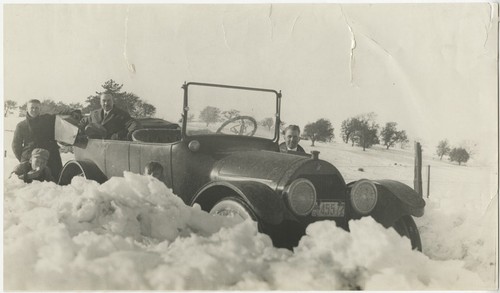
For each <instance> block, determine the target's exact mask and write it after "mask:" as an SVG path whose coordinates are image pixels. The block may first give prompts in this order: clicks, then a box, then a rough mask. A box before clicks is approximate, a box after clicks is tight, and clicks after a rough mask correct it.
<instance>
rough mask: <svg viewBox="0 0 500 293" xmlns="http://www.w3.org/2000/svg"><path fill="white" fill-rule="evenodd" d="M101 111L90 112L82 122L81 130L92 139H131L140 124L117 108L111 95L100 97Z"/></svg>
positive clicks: (104, 94) (103, 94) (106, 94)
mask: <svg viewBox="0 0 500 293" xmlns="http://www.w3.org/2000/svg"><path fill="white" fill-rule="evenodd" d="M100 100H101V109H98V110H94V111H92V112H90V115H89V116H88V117H84V118H83V119H82V120H81V121H80V128H81V129H83V130H84V131H85V134H87V136H89V137H91V138H104V139H120V140H126V139H129V138H130V136H131V135H132V132H133V131H134V130H136V129H138V128H139V123H138V122H137V121H136V120H135V119H134V118H132V117H130V115H129V113H127V112H126V111H123V110H122V109H120V108H118V107H115V105H114V100H113V96H112V95H111V94H110V93H102V94H101V95H100Z"/></svg>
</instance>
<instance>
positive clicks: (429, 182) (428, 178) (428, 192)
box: [427, 165, 431, 198]
mask: <svg viewBox="0 0 500 293" xmlns="http://www.w3.org/2000/svg"><path fill="white" fill-rule="evenodd" d="M430 190H431V165H427V198H429V195H430Z"/></svg>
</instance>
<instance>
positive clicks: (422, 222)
mask: <svg viewBox="0 0 500 293" xmlns="http://www.w3.org/2000/svg"><path fill="white" fill-rule="evenodd" d="M17 121H18V119H6V120H5V130H6V131H5V132H4V133H5V135H4V145H5V149H6V150H7V157H6V158H4V208H3V213H4V276H3V277H4V280H3V281H4V288H5V289H6V290H106V289H109V290H148V289H161V290H184V289H191V290H196V289H209V290H349V289H365V290H494V289H495V288H497V282H498V280H497V278H496V276H497V274H498V271H497V266H498V263H497V260H498V255H497V253H498V251H497V247H498V243H497V239H498V235H497V231H498V195H497V192H498V191H497V190H498V182H497V178H498V174H497V163H496V160H491V162H492V163H491V165H488V164H487V163H485V162H474V161H471V162H469V163H468V164H467V165H466V166H458V165H456V164H452V163H450V162H448V161H446V160H445V159H443V161H439V160H438V159H436V158H435V157H433V156H432V153H433V152H434V148H435V147H434V146H429V147H428V149H429V151H428V152H425V148H424V165H425V166H427V165H431V185H430V196H429V198H427V197H426V198H425V199H426V202H427V205H426V211H425V215H424V216H423V217H421V218H416V219H415V221H416V223H417V226H418V228H419V230H420V233H421V237H422V242H423V253H419V252H416V251H411V249H410V244H409V240H407V239H406V238H401V237H400V236H399V235H398V234H397V233H396V232H395V231H394V230H392V229H389V230H388V229H385V228H383V227H382V226H381V225H379V224H377V223H376V222H374V221H373V220H372V219H371V218H364V219H362V220H359V221H354V222H352V223H351V224H350V227H351V230H352V231H351V232H350V233H347V232H345V231H344V230H342V229H340V228H337V227H336V226H335V223H334V222H330V221H323V222H318V223H315V224H313V225H310V226H309V227H308V229H307V235H306V236H304V237H303V238H302V239H301V241H300V243H299V245H298V246H297V247H296V248H295V249H294V251H293V252H292V251H289V250H286V249H276V248H274V247H273V246H272V245H271V240H270V239H269V238H268V236H266V235H264V234H261V233H258V231H257V228H256V225H255V224H254V223H252V222H245V223H242V224H238V225H236V226H234V225H233V223H231V221H230V220H229V219H227V218H223V217H216V216H211V215H208V214H206V213H205V212H203V211H201V210H199V209H197V208H196V207H188V206H186V205H184V204H183V202H182V201H181V200H180V199H179V198H178V197H176V196H175V195H174V194H172V193H171V192H170V191H169V190H168V189H167V188H166V187H165V186H164V185H163V184H162V183H160V182H158V181H156V180H155V179H152V178H149V177H146V176H141V175H137V174H132V173H125V174H124V177H120V178H111V179H110V180H109V181H107V182H106V183H104V184H102V185H98V184H96V183H95V182H91V181H86V180H84V179H82V178H76V179H75V180H73V182H72V184H71V185H68V186H64V187H63V186H57V185H56V184H54V183H48V182H43V183H42V182H35V183H32V184H25V183H23V182H21V181H20V180H18V179H17V178H10V179H8V178H7V177H8V175H9V173H10V171H11V170H12V168H13V167H14V166H15V164H16V159H15V158H14V157H13V154H12V152H11V147H10V143H11V140H12V132H9V130H12V129H14V127H15V124H16V122H17ZM301 144H302V146H304V147H305V148H306V150H308V151H310V150H313V149H316V150H319V151H320V152H321V154H320V158H321V159H324V160H327V161H329V162H331V163H333V164H334V165H335V166H337V168H338V169H339V170H340V171H341V173H342V174H343V175H344V177H345V178H346V181H352V180H356V179H359V178H371V179H382V178H390V179H396V180H399V181H402V182H404V183H406V184H408V185H410V186H412V184H413V152H412V151H411V150H401V149H391V150H385V149H384V148H381V147H375V148H373V149H368V150H367V151H366V152H363V151H362V149H360V148H357V147H354V148H353V147H351V146H350V145H346V144H344V143H339V142H336V143H330V144H321V143H317V146H316V147H314V148H313V147H310V146H309V142H307V141H303V142H302V143H301ZM70 158H71V154H63V160H68V159H70ZM361 168H362V170H363V171H361ZM423 174H424V178H425V177H426V169H424V172H423ZM426 183H427V182H424V192H425V196H426V188H427V184H426Z"/></svg>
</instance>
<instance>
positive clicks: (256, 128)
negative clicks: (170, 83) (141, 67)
mask: <svg viewBox="0 0 500 293" xmlns="http://www.w3.org/2000/svg"><path fill="white" fill-rule="evenodd" d="M276 112H277V109H276V93H275V92H274V91H273V92H267V91H253V90H244V89H234V88H222V87H213V86H205V85H196V84H195V85H193V84H190V85H189V90H188V111H187V121H186V134H187V135H200V134H206V135H246V136H255V137H262V138H267V139H274V138H275V129H274V128H275V127H274V126H275V122H276Z"/></svg>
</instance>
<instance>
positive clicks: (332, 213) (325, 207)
mask: <svg viewBox="0 0 500 293" xmlns="http://www.w3.org/2000/svg"><path fill="white" fill-rule="evenodd" d="M344 214H345V202H343V201H322V202H320V203H319V205H318V203H316V205H315V206H314V208H313V210H312V216H313V217H343V216H344Z"/></svg>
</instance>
